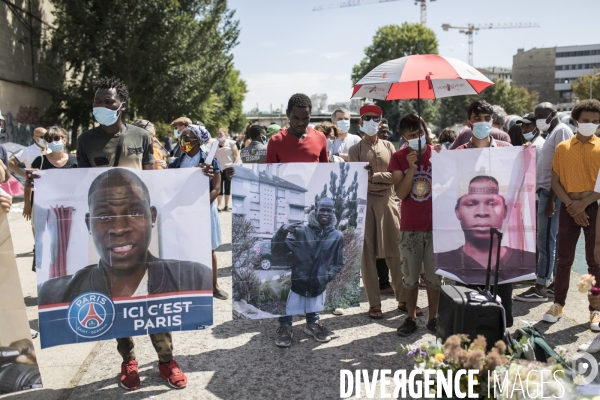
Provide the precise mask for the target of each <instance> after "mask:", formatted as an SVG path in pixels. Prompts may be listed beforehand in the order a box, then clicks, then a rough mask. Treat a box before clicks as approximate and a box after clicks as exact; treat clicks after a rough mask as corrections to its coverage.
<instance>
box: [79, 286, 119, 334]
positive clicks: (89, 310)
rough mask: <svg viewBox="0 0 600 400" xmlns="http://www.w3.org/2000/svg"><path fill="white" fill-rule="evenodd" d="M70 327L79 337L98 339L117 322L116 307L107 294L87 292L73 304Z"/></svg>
mask: <svg viewBox="0 0 600 400" xmlns="http://www.w3.org/2000/svg"><path fill="white" fill-rule="evenodd" d="M67 314H68V318H69V326H70V327H71V329H72V330H73V332H75V334H76V335H77V336H81V337H84V338H88V339H91V338H96V337H98V336H102V335H104V334H105V333H106V332H107V331H108V330H109V329H110V328H111V327H112V324H113V322H114V320H115V306H114V304H113V302H112V301H111V299H110V298H109V297H108V296H106V295H105V294H102V293H98V292H87V293H84V294H82V295H80V296H78V297H76V298H75V300H73V301H72V302H71V305H70V306H69V311H68V313H67Z"/></svg>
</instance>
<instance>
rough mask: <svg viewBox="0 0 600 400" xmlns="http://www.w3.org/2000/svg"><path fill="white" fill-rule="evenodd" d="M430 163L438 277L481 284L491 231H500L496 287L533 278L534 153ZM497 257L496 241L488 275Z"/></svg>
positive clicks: (486, 152) (505, 150)
mask: <svg viewBox="0 0 600 400" xmlns="http://www.w3.org/2000/svg"><path fill="white" fill-rule="evenodd" d="M431 163H432V168H433V246H434V253H435V265H436V273H437V274H439V275H443V276H446V277H449V278H451V279H454V280H457V281H460V282H463V283H467V284H483V283H485V277H486V269H487V265H488V258H489V251H490V228H499V229H500V230H501V231H502V232H503V239H502V243H501V245H502V247H501V252H500V269H499V271H500V273H499V279H498V281H499V282H505V283H508V282H515V281H520V280H525V279H532V278H534V277H535V269H536V244H535V239H536V230H535V222H536V221H535V217H536V211H535V148H534V147H528V148H523V147H492V148H485V149H465V150H457V151H441V152H440V153H434V154H433V156H432V159H431ZM496 253H497V242H496V241H494V249H493V257H492V272H494V271H495V266H496ZM491 282H493V275H492V280H491Z"/></svg>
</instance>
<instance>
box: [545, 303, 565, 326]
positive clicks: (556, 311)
mask: <svg viewBox="0 0 600 400" xmlns="http://www.w3.org/2000/svg"><path fill="white" fill-rule="evenodd" d="M562 313H563V308H562V306H561V305H560V304H558V303H554V304H552V305H551V306H550V309H549V310H548V311H546V314H544V318H543V320H544V321H546V322H550V323H555V322H556V321H558V320H559V319H560V317H562Z"/></svg>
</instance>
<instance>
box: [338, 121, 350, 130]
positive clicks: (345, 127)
mask: <svg viewBox="0 0 600 400" xmlns="http://www.w3.org/2000/svg"><path fill="white" fill-rule="evenodd" d="M336 124H337V126H338V128H340V129H341V130H342V132H344V133H346V132H348V131H349V130H350V121H349V120H347V119H341V120H339V121H338V122H336Z"/></svg>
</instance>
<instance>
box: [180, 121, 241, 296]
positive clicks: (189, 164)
mask: <svg viewBox="0 0 600 400" xmlns="http://www.w3.org/2000/svg"><path fill="white" fill-rule="evenodd" d="M209 140H210V133H208V131H207V130H206V128H204V127H202V126H199V125H193V124H192V125H188V126H187V127H185V129H184V130H183V131H182V132H181V136H180V137H179V148H180V149H181V151H183V153H184V154H183V155H182V156H181V157H177V158H175V159H173V161H171V163H170V164H169V168H193V167H198V168H202V169H203V170H204V174H205V175H206V176H208V177H209V178H211V179H210V227H211V232H210V233H211V234H210V237H211V244H212V271H213V296H214V297H216V298H217V299H221V300H227V299H228V298H229V294H227V292H225V291H224V290H222V289H221V288H219V284H218V283H217V254H216V253H215V249H216V248H217V247H219V246H220V245H221V225H220V224H219V210H218V209H217V203H216V202H215V200H216V198H217V196H218V195H219V192H220V190H221V165H220V163H219V161H218V160H217V159H216V158H214V159H213V160H212V165H208V164H205V160H206V158H207V157H208V155H207V154H206V153H205V152H204V151H202V149H201V148H200V146H202V145H203V144H205V143H208V141H209Z"/></svg>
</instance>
